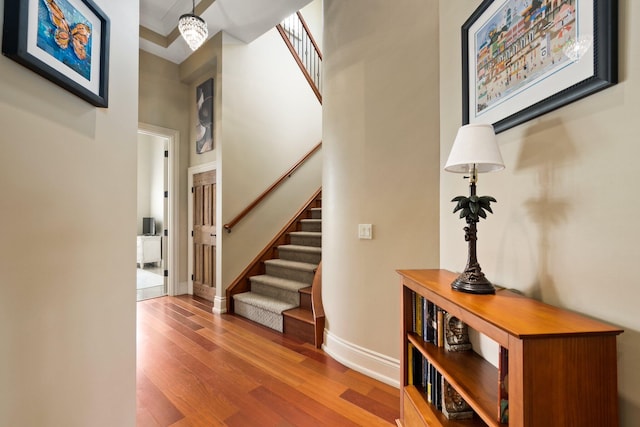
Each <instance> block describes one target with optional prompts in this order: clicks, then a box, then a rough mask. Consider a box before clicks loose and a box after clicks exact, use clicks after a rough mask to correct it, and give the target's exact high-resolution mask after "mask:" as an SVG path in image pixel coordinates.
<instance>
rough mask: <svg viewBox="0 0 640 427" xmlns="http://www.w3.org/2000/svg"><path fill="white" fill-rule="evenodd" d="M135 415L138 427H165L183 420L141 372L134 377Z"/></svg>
mask: <svg viewBox="0 0 640 427" xmlns="http://www.w3.org/2000/svg"><path fill="white" fill-rule="evenodd" d="M136 395H137V413H136V422H137V425H138V426H140V427H143V426H146V427H156V426H158V427H165V426H170V425H172V424H173V423H175V422H177V421H179V420H180V419H182V418H184V415H182V413H181V412H180V411H179V410H178V408H176V407H175V406H174V405H173V404H172V403H171V401H170V400H169V399H167V396H165V395H164V393H163V392H162V391H161V390H160V389H159V388H158V387H156V386H155V384H153V383H152V382H151V381H150V380H149V378H148V377H147V376H146V375H145V374H144V373H142V372H140V371H139V372H138V374H137V376H136Z"/></svg>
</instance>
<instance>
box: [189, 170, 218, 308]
mask: <svg viewBox="0 0 640 427" xmlns="http://www.w3.org/2000/svg"><path fill="white" fill-rule="evenodd" d="M192 191H193V293H194V295H197V296H199V297H202V298H205V299H207V300H209V301H213V297H214V296H215V286H216V172H215V171H209V172H203V173H199V174H196V175H194V176H193V189H192Z"/></svg>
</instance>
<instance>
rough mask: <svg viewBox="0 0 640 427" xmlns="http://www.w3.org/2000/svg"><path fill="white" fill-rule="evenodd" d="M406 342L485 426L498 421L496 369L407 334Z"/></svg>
mask: <svg viewBox="0 0 640 427" xmlns="http://www.w3.org/2000/svg"><path fill="white" fill-rule="evenodd" d="M407 339H408V340H409V342H411V343H412V344H413V345H414V346H415V347H416V348H417V349H418V350H420V352H421V353H422V354H423V356H424V357H426V358H427V359H428V360H429V361H430V362H431V363H432V364H433V365H434V366H435V368H436V370H438V372H440V373H441V374H442V375H443V376H444V377H445V378H446V380H447V381H448V382H449V383H450V384H451V385H452V386H453V388H455V389H456V391H457V392H458V393H459V394H460V395H461V396H462V397H463V398H464V400H465V401H467V403H468V404H469V405H470V406H471V407H472V408H473V410H474V411H475V412H476V414H478V416H480V417H481V418H482V419H483V420H484V421H485V422H486V424H487V425H490V426H500V425H501V424H500V423H499V422H498V419H499V415H498V405H499V403H498V369H497V368H496V367H495V366H493V365H492V364H491V363H489V362H487V361H486V360H484V359H483V358H482V357H480V356H479V355H478V354H476V353H475V352H474V351H473V350H467V351H447V350H445V349H444V348H443V347H436V346H435V345H433V344H431V343H427V342H424V341H423V340H422V338H420V337H419V336H418V335H416V334H413V333H410V334H408V335H407Z"/></svg>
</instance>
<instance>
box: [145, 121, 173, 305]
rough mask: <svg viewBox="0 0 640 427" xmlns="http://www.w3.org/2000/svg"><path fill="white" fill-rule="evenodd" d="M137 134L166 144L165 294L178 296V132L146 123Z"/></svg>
mask: <svg viewBox="0 0 640 427" xmlns="http://www.w3.org/2000/svg"><path fill="white" fill-rule="evenodd" d="M138 133H140V134H143V135H149V136H155V137H160V138H165V139H166V140H167V143H168V151H169V165H168V166H169V167H168V175H169V176H168V191H169V197H168V201H167V202H168V205H169V209H168V210H169V212H168V215H167V216H168V218H167V224H168V225H169V227H167V229H168V230H169V231H168V233H167V234H168V235H167V248H168V249H167V264H166V266H167V269H168V270H169V276H168V277H167V294H168V295H171V296H174V295H179V289H178V288H179V287H180V286H178V284H177V283H178V256H177V254H178V238H177V236H178V234H179V233H178V224H179V221H178V215H179V214H178V179H177V177H178V168H179V165H180V163H179V158H178V143H179V141H180V132H178V131H177V130H174V129H167V128H163V127H159V126H154V125H150V124H147V123H140V122H139V123H138Z"/></svg>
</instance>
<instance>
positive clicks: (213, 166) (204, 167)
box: [187, 161, 226, 313]
mask: <svg viewBox="0 0 640 427" xmlns="http://www.w3.org/2000/svg"><path fill="white" fill-rule="evenodd" d="M217 168H218V162H215V161H213V162H208V163H203V164H201V165H196V166H192V167H190V168H189V169H187V194H188V201H187V236H188V243H187V291H188V293H189V295H193V279H192V277H193V236H192V235H191V231H192V230H193V193H192V192H191V189H192V188H193V176H194V175H196V174H199V173H202V172H209V171H212V170H217ZM216 182H217V173H216ZM216 199H217V200H216V206H217V208H216V209H217V210H218V211H219V210H220V208H219V206H220V203H219V202H220V192H216ZM220 230H221V227H220V224H219V221H218V212H216V234H217V235H218V236H221V233H220ZM221 240H222V239H220V238H219V239H218V243H217V245H218V246H219V245H220V241H221ZM219 260H220V251H219V250H217V251H216V285H217V284H218V283H220V277H219V276H220V274H219V272H220V268H219V267H220V261H219ZM217 288H218V286H216V293H217V292H218V289H217ZM216 298H219V297H218V296H217V295H216V297H215V298H214V307H213V311H214V312H215V309H216V306H215V299H216ZM225 304H226V302H225ZM225 311H226V310H225ZM222 313H223V312H222Z"/></svg>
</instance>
